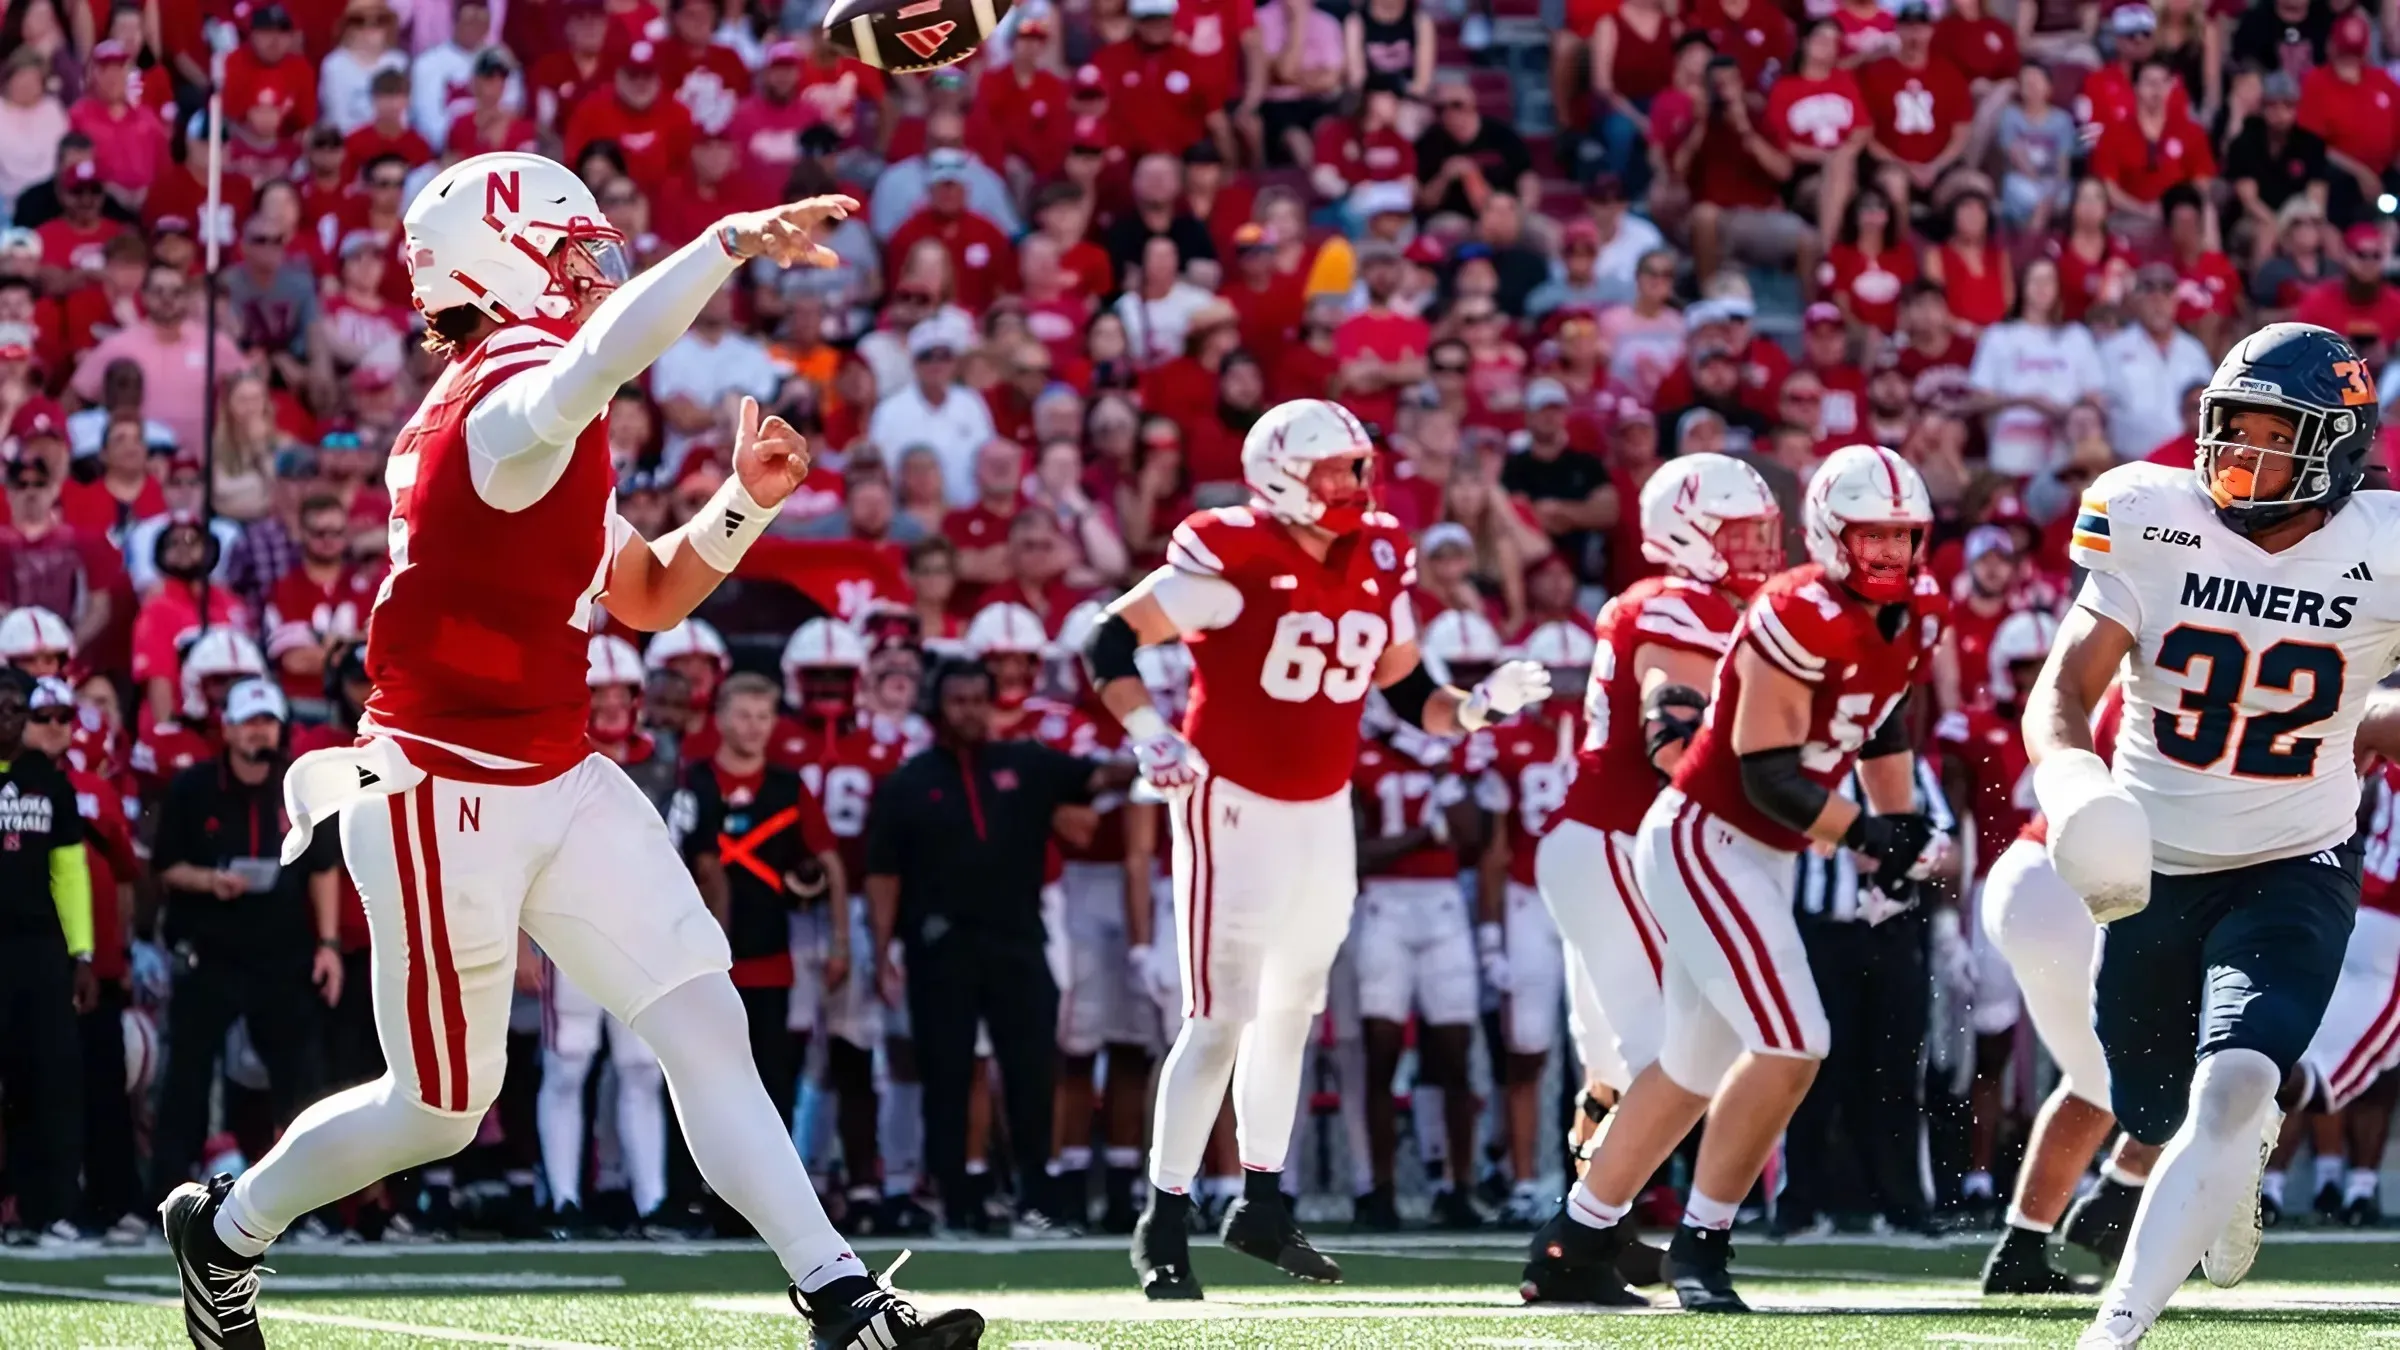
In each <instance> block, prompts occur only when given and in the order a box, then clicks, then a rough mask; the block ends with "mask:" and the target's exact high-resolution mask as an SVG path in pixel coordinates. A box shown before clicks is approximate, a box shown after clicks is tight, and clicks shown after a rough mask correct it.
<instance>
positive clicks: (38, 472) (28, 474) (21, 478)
mask: <svg viewBox="0 0 2400 1350" xmlns="http://www.w3.org/2000/svg"><path fill="white" fill-rule="evenodd" d="M8 485H9V486H10V487H12V488H18V489H22V490H25V491H31V490H32V489H34V488H46V487H48V486H50V473H49V471H48V470H47V469H38V468H37V469H15V470H12V471H10V473H9V475H8Z"/></svg>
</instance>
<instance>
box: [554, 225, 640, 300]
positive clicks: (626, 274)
mask: <svg viewBox="0 0 2400 1350" xmlns="http://www.w3.org/2000/svg"><path fill="white" fill-rule="evenodd" d="M559 268H560V270H561V271H562V272H564V273H565V274H566V276H567V277H569V278H570V279H572V280H575V281H581V282H584V283H587V284H597V285H601V286H611V287H614V286H622V285H624V284H625V283H626V282H628V281H631V280H633V253H632V251H631V250H629V249H627V248H626V247H625V240H624V238H623V237H622V236H620V235H617V234H616V233H615V232H613V231H611V232H609V233H606V234H599V233H591V234H586V233H580V232H578V233H576V234H573V235H570V236H568V238H567V241H566V242H565V243H564V244H561V245H560V246H559Z"/></svg>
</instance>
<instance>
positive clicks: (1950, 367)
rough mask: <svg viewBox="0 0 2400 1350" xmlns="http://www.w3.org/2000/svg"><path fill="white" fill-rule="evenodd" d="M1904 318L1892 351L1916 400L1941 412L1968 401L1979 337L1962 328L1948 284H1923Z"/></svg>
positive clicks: (1912, 294) (1913, 294)
mask: <svg viewBox="0 0 2400 1350" xmlns="http://www.w3.org/2000/svg"><path fill="white" fill-rule="evenodd" d="M1901 321H1902V324H1901V330H1900V341H1899V342H1898V343H1896V344H1895V345H1894V346H1893V347H1892V348H1891V349H1890V352H1889V355H1890V357H1891V360H1892V364H1893V366H1894V367H1895V368H1896V369H1898V370H1899V372H1900V373H1901V374H1902V375H1904V376H1906V377H1907V379H1908V389H1909V397H1910V399H1911V400H1913V401H1914V402H1915V403H1916V405H1917V406H1918V407H1920V408H1928V409H1934V410H1937V411H1947V410H1954V409H1956V408H1958V407H1961V406H1963V405H1964V404H1965V402H1966V401H1967V399H1968V398H1969V397H1970V396H1971V395H1972V393H1973V390H1974V382H1973V380H1972V379H1971V378H1969V372H1970V371H1972V370H1973V368H1974V365H1975V339H1973V338H1971V337H1967V336H1966V335H1964V334H1962V333H1960V332H1959V331H1958V320H1957V319H1956V318H1955V317H1954V316H1952V314H1951V313H1950V301H1949V299H1948V298H1947V297H1945V296H1944V295H1943V294H1942V288H1941V287H1939V286H1934V285H1930V284H1927V283H1925V282H1919V283H1917V285H1916V286H1915V287H1914V288H1913V289H1911V290H1910V291H1909V293H1908V302H1907V304H1906V305H1905V306H1904V307H1903V312H1902V314H1901ZM1894 443H1895V444H1896V443H1897V442H1894Z"/></svg>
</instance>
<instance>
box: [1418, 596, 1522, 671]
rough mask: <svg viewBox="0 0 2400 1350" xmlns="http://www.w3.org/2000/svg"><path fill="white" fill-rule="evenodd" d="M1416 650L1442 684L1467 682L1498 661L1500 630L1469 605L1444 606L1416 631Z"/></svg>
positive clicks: (1490, 669) (1499, 655) (1495, 664)
mask: <svg viewBox="0 0 2400 1350" xmlns="http://www.w3.org/2000/svg"><path fill="white" fill-rule="evenodd" d="M1417 653H1418V655H1420V656H1422V657H1423V658H1424V659H1425V667H1426V670H1427V671H1428V673H1430V674H1431V675H1432V676H1433V677H1434V678H1435V679H1436V680H1439V681H1440V682H1442V683H1444V684H1457V685H1462V686H1464V685H1471V684H1473V683H1475V681H1477V680H1480V679H1482V678H1483V677H1484V676H1486V675H1489V674H1491V673H1492V667H1494V666H1497V665H1499V664H1500V661H1501V658H1502V656H1503V655H1504V653H1503V652H1502V650H1501V643H1500V630H1499V629H1497V628H1494V627H1492V621H1491V620H1490V619H1487V618H1485V617H1483V615H1481V614H1479V613H1477V612H1475V611H1474V610H1471V609H1445V610H1443V611H1442V612H1441V613H1439V614H1436V615H1434V616H1433V618H1432V619H1431V620H1429V621H1427V623H1426V624H1425V627H1424V629H1423V631H1421V632H1419V633H1418V634H1417Z"/></svg>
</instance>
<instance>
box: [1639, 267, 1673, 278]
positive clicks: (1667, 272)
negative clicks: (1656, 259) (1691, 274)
mask: <svg viewBox="0 0 2400 1350" xmlns="http://www.w3.org/2000/svg"><path fill="white" fill-rule="evenodd" d="M1641 275H1642V276H1643V277H1644V278H1646V279H1648V280H1652V281H1673V280H1674V279H1675V269H1674V268H1672V267H1669V266H1665V265H1663V264H1653V265H1652V266H1649V267H1645V268H1642V269H1641Z"/></svg>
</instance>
